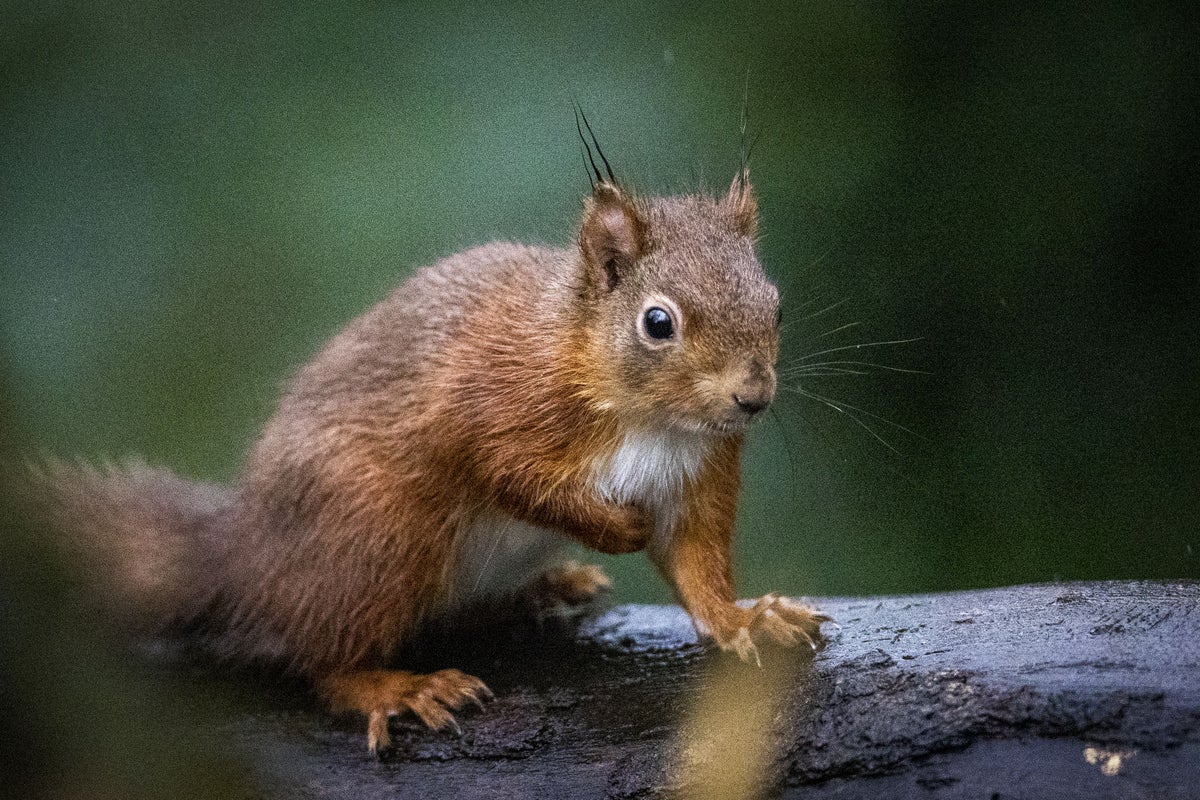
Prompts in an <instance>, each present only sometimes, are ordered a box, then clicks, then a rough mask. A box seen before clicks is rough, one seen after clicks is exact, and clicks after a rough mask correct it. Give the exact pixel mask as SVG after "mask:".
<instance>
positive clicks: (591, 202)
mask: <svg viewBox="0 0 1200 800" xmlns="http://www.w3.org/2000/svg"><path fill="white" fill-rule="evenodd" d="M645 235H646V231H645V224H644V223H643V222H642V219H641V217H640V216H639V215H638V213H637V209H636V208H635V207H634V204H633V201H632V200H631V199H630V198H629V197H627V196H626V195H625V193H624V192H622V191H621V190H620V189H619V188H618V187H617V186H615V185H614V184H612V183H608V182H602V183H598V184H596V189H595V191H594V192H593V193H592V196H591V197H590V198H589V199H588V201H587V205H586V206H585V208H584V212H583V225H582V227H581V228H580V231H579V248H580V250H581V251H582V253H583V258H584V261H585V262H586V264H587V267H588V274H589V277H590V278H591V280H590V283H591V284H592V285H593V286H594V287H596V288H598V289H601V290H603V291H606V292H611V291H612V290H613V289H615V288H617V285H618V284H619V283H620V282H621V280H622V279H623V278H625V277H627V276H628V274H629V271H630V270H631V269H632V268H633V264H634V262H635V261H637V259H638V258H639V257H640V256H641V255H642V253H643V252H644V250H645V246H646V240H645Z"/></svg>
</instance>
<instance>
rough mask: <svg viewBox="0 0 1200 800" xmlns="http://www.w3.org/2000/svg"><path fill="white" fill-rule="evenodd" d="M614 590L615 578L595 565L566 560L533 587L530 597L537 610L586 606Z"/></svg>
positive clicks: (543, 576)
mask: <svg viewBox="0 0 1200 800" xmlns="http://www.w3.org/2000/svg"><path fill="white" fill-rule="evenodd" d="M611 588H612V579H610V578H609V577H608V576H607V575H605V574H604V570H602V569H600V567H598V566H596V565H595V564H580V563H579V562H578V561H564V562H563V563H562V564H560V565H559V566H557V567H553V568H552V569H549V570H547V571H546V572H545V573H544V574H542V576H541V577H539V578H538V579H537V580H535V581H534V582H533V583H532V584H530V586H529V589H528V590H527V592H526V597H527V598H528V600H529V602H530V605H532V606H533V607H534V608H537V609H547V608H552V607H554V606H582V605H585V604H587V603H590V602H591V601H593V600H595V599H596V598H597V597H598V596H600V595H601V594H603V593H604V592H607V591H608V590H609V589H611Z"/></svg>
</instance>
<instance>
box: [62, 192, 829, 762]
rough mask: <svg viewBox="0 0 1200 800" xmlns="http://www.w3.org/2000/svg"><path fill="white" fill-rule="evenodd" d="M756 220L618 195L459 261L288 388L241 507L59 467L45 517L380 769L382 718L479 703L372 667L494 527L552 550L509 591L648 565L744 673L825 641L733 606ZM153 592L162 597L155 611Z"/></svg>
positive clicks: (451, 585) (770, 389) (763, 337)
mask: <svg viewBox="0 0 1200 800" xmlns="http://www.w3.org/2000/svg"><path fill="white" fill-rule="evenodd" d="M756 214H757V211H756V206H755V204H754V199H753V195H752V193H751V191H750V188H749V185H748V183H747V182H746V180H745V177H744V175H743V176H739V179H738V180H737V181H735V182H734V185H733V187H732V188H731V189H730V192H729V194H728V195H727V196H725V197H721V198H707V197H702V196H692V197H682V198H657V199H655V198H652V199H641V198H636V197H634V196H633V195H632V194H630V193H629V192H628V191H626V190H624V189H621V188H619V187H617V186H616V185H614V184H612V183H601V184H599V185H598V186H597V187H596V189H595V190H594V192H593V195H592V197H590V198H589V199H588V201H587V204H586V207H585V210H584V215H583V221H582V224H581V226H580V233H579V242H578V247H574V248H566V249H560V250H556V249H547V248H535V247H526V246H522V245H515V244H493V245H488V246H485V247H481V248H477V249H474V250H470V251H467V252H465V253H462V254H459V255H457V256H453V257H451V258H449V259H446V260H445V261H443V262H440V263H439V264H436V265H434V266H433V267H430V268H427V269H425V270H422V271H420V272H418V273H417V274H416V275H415V276H414V277H413V278H411V279H410V280H409V281H407V282H406V283H404V284H403V285H402V286H400V287H399V288H398V289H397V290H396V291H395V292H394V293H393V294H392V295H391V296H390V297H389V298H387V299H386V300H384V301H383V302H381V303H380V304H379V305H377V306H376V307H375V308H373V309H371V310H370V311H368V312H367V313H366V314H364V315H363V316H361V317H359V318H358V319H357V320H355V321H354V322H352V323H351V324H350V325H349V326H348V327H347V328H346V330H344V331H343V332H342V333H341V334H339V335H338V336H336V337H335V338H334V339H333V340H332V341H331V342H329V344H327V345H326V347H325V348H324V349H323V350H322V351H321V352H320V353H319V354H318V355H317V356H316V358H315V359H314V360H313V361H312V362H311V363H309V364H308V365H307V366H305V367H304V368H303V369H302V370H301V371H300V372H299V374H298V375H297V376H296V378H295V379H294V380H293V382H292V384H291V386H290V387H289V389H288V390H287V392H286V393H285V394H284V396H283V398H282V400H281V402H280V405H279V408H278V411H277V412H276V414H275V415H274V417H273V418H272V420H271V421H270V422H269V424H268V425H267V427H266V429H265V430H264V432H263V434H262V436H261V437H260V439H259V441H258V443H257V444H256V446H255V447H254V449H253V450H252V452H251V453H250V456H249V458H248V460H247V462H246V465H245V468H244V471H243V473H242V477H241V478H240V480H239V481H238V482H237V483H236V485H235V486H234V487H232V488H231V489H229V490H220V489H218V488H216V487H201V488H198V489H188V488H186V487H187V486H189V484H186V483H185V482H183V481H180V480H179V479H177V478H174V477H173V476H169V474H168V473H157V472H153V471H151V470H149V469H148V468H145V467H141V466H133V467H132V468H130V469H127V470H119V469H118V470H111V471H110V472H108V473H106V474H100V473H95V472H83V473H80V472H78V471H75V470H73V469H72V468H70V467H65V466H62V465H58V466H55V467H52V468H51V469H50V470H49V473H48V474H47V475H46V476H45V477H46V480H45V484H46V486H47V488H48V489H49V490H50V494H52V495H53V496H54V498H56V501H55V503H52V505H53V506H54V507H55V508H56V509H57V511H56V512H55V514H56V517H57V519H58V521H59V522H60V524H62V525H63V526H64V527H68V528H72V529H75V530H76V531H85V532H86V531H94V530H96V529H97V528H99V529H102V530H103V531H104V535H103V537H102V539H103V541H104V542H107V543H108V544H107V545H106V550H105V552H111V555H110V556H108V557H107V558H108V560H109V561H110V562H111V563H110V564H109V567H110V569H109V572H110V574H111V575H112V576H113V577H114V578H115V583H116V585H117V586H118V587H119V588H121V589H123V590H126V593H127V594H134V595H136V597H135V598H133V599H134V600H135V601H136V602H137V603H139V604H140V605H141V607H142V608H143V609H144V610H145V611H148V612H149V613H150V614H151V615H153V616H156V617H157V620H158V622H159V623H160V624H168V623H170V622H189V623H195V622H197V621H202V622H203V626H204V630H205V632H206V637H207V641H208V642H209V643H210V644H211V645H212V647H213V648H214V649H215V650H216V651H217V652H219V653H220V654H222V655H224V656H226V657H229V658H234V659H238V660H242V661H256V660H263V661H273V662H281V663H284V664H286V665H287V666H289V667H291V668H292V669H294V670H296V671H298V672H300V673H302V674H304V675H306V676H308V677H310V678H311V679H312V680H313V681H314V684H315V685H316V686H317V688H318V690H319V691H320V692H321V693H322V694H323V695H324V696H325V697H326V699H327V700H328V701H329V702H330V704H331V705H332V706H333V707H334V708H337V709H345V710H355V711H359V712H362V713H364V714H366V715H368V718H369V732H370V744H371V747H372V749H374V748H376V747H377V746H384V745H386V744H387V717H388V716H389V715H392V714H396V713H402V712H404V711H406V710H411V711H413V712H415V713H417V714H418V715H419V716H420V717H421V718H422V719H423V720H425V721H426V722H427V723H428V724H430V725H431V726H434V727H443V726H447V725H452V724H453V718H452V717H451V716H450V713H449V710H448V709H456V708H459V707H460V706H461V705H463V704H464V703H466V702H469V701H479V700H480V699H481V698H483V697H484V696H486V695H487V689H486V687H485V686H484V685H483V684H482V683H481V682H480V681H479V680H478V679H477V678H474V677H471V676H467V675H463V674H462V673H459V672H457V671H454V670H443V671H442V672H438V673H435V674H433V675H430V676H417V675H412V674H410V673H404V672H389V671H384V670H383V669H382V667H383V665H384V664H385V662H386V659H387V658H388V656H389V654H390V653H391V652H392V651H393V649H394V648H395V647H396V645H397V644H398V643H399V642H402V641H403V640H404V639H405V638H406V637H408V636H410V635H411V634H412V633H413V631H414V630H416V629H417V628H418V627H419V626H420V625H421V624H422V623H423V622H424V621H426V620H428V619H430V618H431V617H434V616H437V615H440V614H444V613H446V612H450V611H453V610H455V608H456V607H457V606H459V605H461V604H462V603H463V602H464V600H468V601H469V600H470V598H471V596H472V588H473V587H463V586H462V585H460V584H461V581H462V577H461V576H462V575H463V574H465V573H464V569H465V568H466V567H465V565H466V564H467V562H468V561H470V559H471V558H474V557H475V556H472V555H471V553H473V552H475V551H474V550H472V549H471V548H472V546H473V540H471V537H473V536H480V535H485V536H486V535H487V534H488V532H489V531H490V528H489V527H488V526H489V524H491V522H490V521H494V520H511V521H512V522H511V524H512V525H522V526H525V527H522V528H521V529H520V530H521V532H522V535H525V536H527V537H533V538H531V539H529V541H533V542H535V543H536V542H537V541H540V540H538V539H537V538H536V537H537V536H541V535H542V534H545V535H546V536H547V537H550V538H548V539H547V540H546V541H547V542H550V543H551V544H549V545H547V552H546V555H545V560H546V562H547V563H545V564H544V565H542V566H543V567H544V569H545V570H548V572H547V573H546V574H547V575H548V576H549V577H547V578H545V579H544V580H542V582H541V583H540V584H539V583H538V581H539V578H538V575H537V574H529V575H523V576H517V577H513V578H512V580H513V581H514V585H511V586H502V587H501V589H503V590H508V591H511V592H514V593H515V592H518V591H520V590H521V589H522V588H523V587H522V585H521V582H522V581H523V582H524V583H527V584H529V585H531V586H538V585H540V586H541V587H542V590H548V591H551V592H559V593H560V595H561V596H564V597H567V596H570V597H574V598H576V599H579V598H580V597H585V596H586V595H588V594H589V593H591V592H594V591H596V590H598V589H599V588H603V586H604V585H605V584H606V580H607V579H606V578H604V576H603V574H602V573H599V572H598V571H596V570H594V568H592V569H590V570H589V569H586V568H585V569H582V570H580V569H571V570H567V571H563V570H562V568H561V567H556V564H555V561H554V558H553V557H552V552H553V551H554V550H555V548H554V546H553V542H554V539H553V537H554V536H556V535H557V536H560V537H561V536H564V535H565V536H566V537H569V538H571V539H574V540H576V541H578V542H580V543H582V544H584V545H586V546H587V547H590V548H592V549H595V550H599V551H601V552H605V553H627V552H634V551H637V550H642V549H649V551H650V555H651V557H652V558H653V559H654V561H655V563H656V564H657V566H658V567H659V569H660V570H661V572H662V573H663V575H664V576H665V578H666V579H667V580H668V581H669V582H670V583H671V585H672V586H673V587H674V589H675V591H676V593H677V595H678V597H679V599H680V601H681V602H682V603H683V605H684V606H685V607H686V608H687V610H688V612H689V613H690V614H691V615H692V616H693V618H694V620H695V621H696V625H697V628H698V629H699V630H701V631H702V632H704V633H707V634H710V635H711V636H712V637H713V638H714V639H715V640H716V642H717V643H718V644H719V645H720V646H721V647H724V648H727V649H732V650H735V651H736V652H738V654H739V655H741V656H742V657H743V658H751V657H753V656H754V655H755V645H756V642H758V643H761V642H763V641H777V642H781V643H784V644H792V643H795V642H796V641H808V642H809V643H811V642H813V641H814V640H815V639H816V637H817V636H818V635H819V634H818V627H819V624H820V622H821V621H822V620H823V619H824V618H823V617H820V616H819V615H815V614H813V613H812V612H809V611H808V610H807V609H803V608H801V607H799V606H795V605H794V604H792V603H790V602H789V601H786V600H783V599H781V598H776V597H774V596H768V597H767V598H764V599H763V600H762V601H760V602H759V603H758V605H757V606H756V607H755V608H753V609H744V608H740V607H738V606H736V605H734V598H735V595H734V589H733V577H732V568H731V557H730V543H731V539H732V533H733V526H734V517H735V511H736V504H737V492H738V459H739V453H740V449H741V443H742V436H743V431H744V430H745V427H746V424H747V423H748V422H749V418H750V417H751V416H753V414H754V413H756V412H757V411H758V410H761V407H762V406H765V404H766V402H769V401H770V399H771V396H772V395H773V393H774V389H775V375H774V366H775V359H776V357H777V354H778V330H777V312H778V294H777V292H776V291H775V288H774V286H772V285H771V284H770V282H769V281H768V280H767V279H766V277H765V276H764V275H763V273H762V270H761V268H760V267H759V265H758V262H757V259H756V258H755V255H754V249H753V241H752V237H753V234H754V230H755V227H756V224H757V222H756ZM655 298H660V299H657V300H656V299H655ZM648 303H649V304H661V305H663V306H669V307H670V309H672V310H671V312H670V313H671V314H678V315H680V318H679V319H675V320H674V323H675V325H676V326H677V327H676V329H675V334H676V335H675V338H674V339H671V338H670V337H667V338H666V339H661V340H660V339H657V338H655V337H651V336H650V334H649V333H648V332H647V329H645V328H644V325H645V323H644V322H641V321H639V320H640V319H643V315H644V314H645V309H644V306H646V305H647V304H648ZM664 313H665V312H664ZM639 326H643V327H639ZM748 409H749V410H748ZM639 437H640V438H639ZM655 437H658V438H655ZM672 437H675V438H672ZM679 437H688V438H686V439H685V438H679ZM676 441H680V442H684V441H686V442H687V443H688V444H687V446H688V447H691V448H693V449H694V450H695V453H697V454H700V455H697V456H687V457H686V458H682V460H680V461H679V462H678V465H677V462H676V461H675V460H672V458H671V457H670V456H671V453H670V452H666V453H665V454H664V452H663V448H670V447H672V446H674V445H673V444H672V443H673V442H676ZM664 443H665V444H664ZM680 446H683V445H680ZM639 448H640V449H639ZM655 448H658V449H655ZM643 452H647V453H651V454H652V456H653V457H654V458H657V459H659V460H660V461H661V463H662V464H664V465H666V466H664V467H663V469H665V470H668V471H669V470H679V474H677V475H675V474H672V475H658V474H654V473H653V471H651V473H650V474H646V475H642V474H641V473H638V472H637V471H636V469H634V468H635V467H636V466H637V464H632V465H631V464H630V463H629V459H636V458H637V456H638V454H639V453H643ZM695 458H699V463H698V464H697V465H695V470H696V472H695V473H694V474H693V473H692V472H689V471H688V470H689V469H692V464H691V461H688V459H693V460H694V459H695ZM656 463H658V462H656ZM605 470H607V472H605ZM676 486H678V487H681V489H680V490H679V491H677V490H676V488H675V487H676ZM606 487H607V488H606ZM97 513H98V514H99V515H101V516H106V515H107V516H108V517H109V520H108V521H107V522H104V521H102V522H101V523H100V524H99V525H97V524H96V523H95V520H94V519H93V517H94V516H95V515H96V514H97ZM506 524H507V523H506ZM531 526H532V527H531ZM504 530H506V529H505V528H503V526H501V527H500V528H498V529H497V530H496V532H495V534H494V535H495V536H496V537H497V542H496V546H497V547H500V546H506V545H505V542H502V541H499V539H501V538H504V537H506V536H507V535H508V534H505V533H504ZM481 531H482V533H481ZM555 532H557V534H556V533H555ZM88 535H89V534H87V533H85V534H83V540H84V541H85V543H86V541H87V536H88ZM513 535H514V536H515V535H516V534H513ZM122 537H124V539H123V541H122V542H121V543H120V544H119V545H113V544H112V542H114V541H118V540H122ZM484 544H485V545H486V544H487V541H486V540H485V541H484ZM477 549H482V550H483V552H485V554H486V547H484V548H477ZM164 550H165V551H166V552H165V554H164V552H163V551H164ZM541 555H542V554H541V552H540V551H537V552H535V553H533V558H532V562H530V563H534V564H535V565H537V564H538V563H540V562H539V559H540V558H541ZM514 563H522V564H524V563H525V562H521V561H520V559H516V560H515V561H514ZM149 566H154V567H155V568H156V569H157V570H158V571H157V572H155V573H154V574H155V575H157V576H159V584H160V585H159V586H146V585H144V584H145V583H146V580H145V576H146V574H147V567H149ZM139 567H140V568H139ZM555 569H558V572H557V573H556V572H555ZM152 571H153V570H152ZM556 575H557V577H555V576H556ZM150 582H151V583H153V580H151V581H150Z"/></svg>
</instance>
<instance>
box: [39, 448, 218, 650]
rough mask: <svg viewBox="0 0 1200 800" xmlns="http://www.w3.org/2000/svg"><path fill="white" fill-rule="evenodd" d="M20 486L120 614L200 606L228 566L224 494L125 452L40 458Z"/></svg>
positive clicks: (139, 620) (146, 620) (156, 614)
mask: <svg viewBox="0 0 1200 800" xmlns="http://www.w3.org/2000/svg"><path fill="white" fill-rule="evenodd" d="M30 477H31V480H30V481H29V483H28V485H27V486H26V487H25V490H24V491H21V492H20V494H22V495H24V498H25V501H26V502H25V505H26V506H27V508H28V509H29V511H30V512H31V513H32V515H33V516H34V521H35V522H42V523H45V524H46V525H48V526H49V527H50V528H52V529H54V530H55V531H56V532H58V533H60V534H61V536H62V541H63V544H64V545H65V546H66V547H67V549H68V550H69V551H70V556H71V557H72V558H73V559H75V560H77V561H78V562H79V563H80V564H81V565H83V566H84V567H85V569H86V574H88V575H89V576H92V577H94V578H95V580H96V583H97V588H99V589H100V590H101V591H102V592H103V593H104V594H103V597H102V599H104V600H106V601H111V603H110V604H111V605H112V607H113V610H114V611H116V612H118V613H119V614H120V616H121V617H122V618H123V619H124V621H127V622H130V623H133V624H135V625H137V626H138V627H140V628H143V629H164V628H166V627H168V626H170V625H171V624H172V623H179V622H186V621H188V620H190V619H194V618H196V617H197V616H199V615H200V614H202V613H203V612H204V611H205V609H206V608H207V606H208V605H209V604H210V603H211V602H212V600H213V599H214V597H215V593H216V591H217V589H218V588H219V587H220V585H221V579H222V575H223V573H224V571H225V569H226V558H225V556H226V550H227V547H228V544H229V537H228V535H227V534H228V532H227V531H226V530H224V528H225V527H226V525H227V521H228V519H229V518H230V513H229V511H230V502H231V496H232V493H231V491H230V490H229V489H228V488H225V487H221V486H215V485H212V484H206V483H200V482H195V481H189V480H185V479H183V478H180V477H179V476H178V475H175V474H174V473H172V472H170V471H168V470H164V469H158V468H154V467H151V466H149V465H147V464H146V463H144V462H142V461H139V460H133V461H127V462H124V463H121V464H111V463H108V464H104V465H102V466H99V467H97V466H93V465H91V464H86V463H82V462H80V463H69V462H64V461H59V460H47V461H44V462H42V463H40V464H37V465H35V466H33V467H32V468H31V476H30Z"/></svg>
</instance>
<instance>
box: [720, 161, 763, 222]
mask: <svg viewBox="0 0 1200 800" xmlns="http://www.w3.org/2000/svg"><path fill="white" fill-rule="evenodd" d="M725 205H726V207H728V208H729V211H730V213H731V214H732V216H733V225H734V228H735V229H736V230H737V232H738V233H740V234H742V235H743V236H750V237H753V236H754V234H755V233H756V232H757V231H758V201H757V200H755V199H754V187H753V186H751V185H750V173H749V171H747V170H744V169H743V170H742V171H740V172H739V173H738V174H737V175H736V176H735V177H734V179H733V183H732V184H730V186H729V193H728V194H727V195H725Z"/></svg>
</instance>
